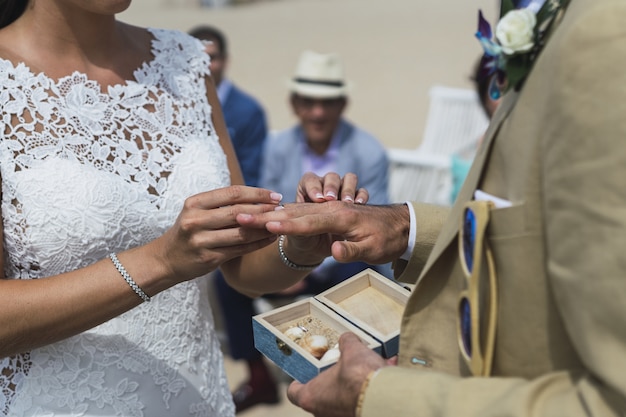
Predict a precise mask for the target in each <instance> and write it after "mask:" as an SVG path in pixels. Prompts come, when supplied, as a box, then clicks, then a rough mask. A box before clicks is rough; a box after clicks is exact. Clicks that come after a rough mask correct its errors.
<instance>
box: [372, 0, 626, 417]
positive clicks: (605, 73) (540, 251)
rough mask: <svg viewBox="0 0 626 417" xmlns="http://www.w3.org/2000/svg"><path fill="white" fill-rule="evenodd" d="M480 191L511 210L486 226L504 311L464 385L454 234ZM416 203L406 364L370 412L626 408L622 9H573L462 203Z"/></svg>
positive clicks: (506, 116)
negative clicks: (489, 366)
mask: <svg viewBox="0 0 626 417" xmlns="http://www.w3.org/2000/svg"><path fill="white" fill-rule="evenodd" d="M475 189H481V190H483V191H485V192H487V193H490V194H492V195H495V196H498V197H501V198H504V199H507V200H509V201H511V202H512V203H513V205H512V206H511V207H509V208H501V209H494V210H492V211H491V219H490V223H489V226H488V229H487V239H488V242H489V243H490V245H491V248H492V250H493V253H494V257H495V265H496V271H497V276H498V284H499V303H500V305H499V309H498V327H497V336H496V348H495V358H494V366H493V372H492V377H489V378H472V377H467V376H468V375H469V370H468V368H467V366H466V364H465V362H464V360H463V359H462V357H461V354H460V351H459V347H458V342H457V315H458V314H457V298H458V294H459V291H460V290H461V289H462V288H464V286H465V278H464V274H463V272H462V270H461V266H460V263H459V256H458V247H457V244H458V243H457V234H458V229H459V224H460V217H461V213H462V210H461V205H462V203H463V202H464V201H467V200H470V199H471V198H472V195H473V192H474V190H475ZM414 207H415V209H416V213H417V218H418V223H419V224H418V227H417V230H418V239H420V242H418V245H417V247H416V249H415V252H414V255H413V257H412V258H411V260H410V261H409V263H408V265H406V267H405V269H404V272H403V273H402V275H401V276H400V279H402V280H404V281H410V280H412V281H414V282H415V281H416V278H417V277H419V280H418V281H417V282H418V284H417V287H416V289H415V290H414V292H413V295H412V297H411V299H410V301H409V303H408V305H407V308H406V311H405V315H404V318H403V323H402V329H401V338H400V353H399V365H400V366H398V367H387V368H384V369H382V370H381V371H380V372H379V373H378V374H377V375H376V376H375V377H374V378H373V380H372V381H371V382H370V385H369V386H368V389H367V390H366V392H365V398H364V404H363V408H362V414H361V415H362V416H363V417H370V416H393V417H398V416H414V417H418V416H419V417H431V416H432V417H434V416H438V417H444V416H450V417H461V416H476V417H492V416H493V417H495V416H542V417H549V416H558V417H576V416H624V415H626V411H625V410H626V1H624V0H572V2H571V3H570V5H569V7H568V9H567V11H566V13H565V14H564V16H563V18H562V19H561V20H560V21H559V23H558V24H557V25H556V27H555V28H554V30H553V31H552V33H551V35H550V37H549V39H548V42H547V45H546V46H545V48H544V50H543V52H542V53H541V55H540V56H539V58H538V59H537V61H536V62H535V66H534V68H533V70H532V71H531V73H530V75H529V77H528V78H527V80H526V82H525V84H524V86H523V88H522V89H521V91H520V92H519V93H518V92H511V93H508V94H507V95H506V96H505V97H504V99H503V102H502V104H501V106H500V108H499V109H498V111H497V113H496V115H495V116H494V120H493V121H492V123H491V125H490V127H489V129H488V132H487V134H486V137H485V140H484V143H483V144H482V147H481V149H480V150H479V153H478V155H477V157H476V160H475V162H474V165H473V167H472V169H471V171H470V173H469V175H468V178H467V180H466V182H465V184H464V187H463V189H462V190H461V193H460V196H459V198H458V201H457V204H456V205H455V206H454V207H453V208H452V209H451V210H449V211H445V210H444V209H436V208H433V207H428V206H424V205H420V204H415V205H414ZM442 216H447V218H446V220H445V222H444V221H442V220H441V219H442ZM433 236H438V238H437V240H436V242H435V241H434V240H433V238H432V237H433ZM433 245H434V247H433Z"/></svg>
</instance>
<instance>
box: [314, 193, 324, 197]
mask: <svg viewBox="0 0 626 417" xmlns="http://www.w3.org/2000/svg"><path fill="white" fill-rule="evenodd" d="M315 198H324V194H322V193H317V194H315Z"/></svg>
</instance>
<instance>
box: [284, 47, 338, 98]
mask: <svg viewBox="0 0 626 417" xmlns="http://www.w3.org/2000/svg"><path fill="white" fill-rule="evenodd" d="M289 87H290V89H291V92H293V93H296V94H298V95H301V96H305V97H312V98H322V99H326V98H338V97H345V96H346V95H347V93H348V87H349V83H348V82H347V81H346V80H345V78H344V71H343V65H342V63H341V60H340V59H339V56H338V55H337V54H319V53H317V52H313V51H304V52H302V54H301V55H300V60H299V61H298V66H297V67H296V72H295V74H294V76H293V78H292V79H291V81H290V82H289Z"/></svg>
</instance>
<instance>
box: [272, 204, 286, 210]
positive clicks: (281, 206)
mask: <svg viewBox="0 0 626 417" xmlns="http://www.w3.org/2000/svg"><path fill="white" fill-rule="evenodd" d="M284 209H285V206H283V205H280V206H276V207H274V211H277V210H284Z"/></svg>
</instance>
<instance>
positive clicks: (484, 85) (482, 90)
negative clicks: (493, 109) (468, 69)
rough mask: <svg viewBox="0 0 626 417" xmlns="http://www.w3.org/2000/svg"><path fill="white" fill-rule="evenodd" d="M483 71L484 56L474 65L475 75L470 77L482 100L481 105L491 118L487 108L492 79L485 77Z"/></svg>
mask: <svg viewBox="0 0 626 417" xmlns="http://www.w3.org/2000/svg"><path fill="white" fill-rule="evenodd" d="M481 69H482V55H481V57H480V58H478V61H477V62H476V64H475V65H474V73H473V74H472V76H471V77H470V78H471V80H472V81H473V82H474V86H475V87H476V92H477V93H478V99H479V100H480V104H481V105H482V107H483V110H484V111H485V114H486V115H487V117H489V118H490V117H491V115H490V114H489V108H488V107H487V103H488V102H489V83H490V82H491V78H492V77H485V76H483V75H482V74H481Z"/></svg>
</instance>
